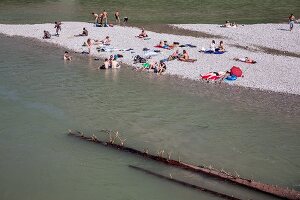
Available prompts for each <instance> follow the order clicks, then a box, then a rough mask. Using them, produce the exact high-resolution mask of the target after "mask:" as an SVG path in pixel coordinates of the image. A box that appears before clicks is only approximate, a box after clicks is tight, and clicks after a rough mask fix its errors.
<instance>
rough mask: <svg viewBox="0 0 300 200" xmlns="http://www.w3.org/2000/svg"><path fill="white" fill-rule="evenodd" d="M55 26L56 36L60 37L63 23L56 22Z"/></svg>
mask: <svg viewBox="0 0 300 200" xmlns="http://www.w3.org/2000/svg"><path fill="white" fill-rule="evenodd" d="M54 24H55V26H54V28H55V29H56V34H55V35H56V36H59V34H58V32H59V31H61V22H54Z"/></svg>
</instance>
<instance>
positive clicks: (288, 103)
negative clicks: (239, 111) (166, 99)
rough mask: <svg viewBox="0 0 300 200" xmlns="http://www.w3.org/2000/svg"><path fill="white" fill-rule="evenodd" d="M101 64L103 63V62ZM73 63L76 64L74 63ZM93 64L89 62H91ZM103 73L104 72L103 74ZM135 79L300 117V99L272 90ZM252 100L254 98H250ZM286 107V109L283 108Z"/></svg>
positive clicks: (255, 109) (176, 78)
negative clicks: (152, 81)
mask: <svg viewBox="0 0 300 200" xmlns="http://www.w3.org/2000/svg"><path fill="white" fill-rule="evenodd" d="M1 37H3V38H8V39H9V40H12V39H14V40H17V41H20V42H22V43H23V42H24V43H26V44H28V45H29V46H30V47H35V46H37V47H38V48H41V49H43V48H51V49H53V51H61V52H63V51H64V49H65V48H64V47H62V46H60V45H57V44H53V43H45V42H41V41H40V40H39V39H36V38H25V37H22V36H7V35H4V34H1V33H0V38H1ZM71 53H74V55H73V57H74V62H76V60H77V61H79V60H91V61H92V63H93V64H92V65H93V66H95V67H94V68H90V70H92V71H94V72H98V73H99V70H98V69H97V68H96V66H97V65H99V64H100V62H99V61H98V60H94V57H91V56H86V55H82V54H79V53H75V52H71ZM101 61H103V60H102V59H101ZM72 62H73V61H72ZM89 62H90V61H89ZM122 68H123V69H122V70H129V71H132V66H130V65H126V64H124V65H122ZM100 72H101V71H100ZM133 73H134V74H135V76H138V77H140V78H141V79H143V78H148V79H149V80H154V81H155V82H156V83H157V84H160V85H164V84H168V85H171V86H172V88H170V89H172V90H173V91H174V92H177V91H178V92H180V93H182V92H183V94H185V95H192V96H206V97H209V99H211V100H213V101H216V102H219V103H222V102H227V103H231V104H234V105H238V106H239V107H243V108H245V107H249V108H250V109H247V111H250V112H269V113H274V114H278V113H280V114H281V115H282V116H285V117H288V118H290V117H291V118H294V117H296V116H299V115H300V109H299V105H300V98H299V95H296V94H289V93H281V92H273V91H269V90H260V89H257V88H251V87H243V86H239V85H230V84H225V83H223V84H218V83H206V82H204V81H199V80H192V79H188V78H181V77H180V76H177V75H170V74H165V75H163V76H157V75H156V74H153V73H148V72H138V73H137V72H133ZM249 97H251V98H249ZM283 105H284V106H283Z"/></svg>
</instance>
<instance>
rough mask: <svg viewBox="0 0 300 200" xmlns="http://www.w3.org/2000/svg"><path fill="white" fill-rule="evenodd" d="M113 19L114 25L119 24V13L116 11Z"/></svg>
mask: <svg viewBox="0 0 300 200" xmlns="http://www.w3.org/2000/svg"><path fill="white" fill-rule="evenodd" d="M115 18H116V23H119V24H120V13H119V11H118V10H117V11H116V12H115Z"/></svg>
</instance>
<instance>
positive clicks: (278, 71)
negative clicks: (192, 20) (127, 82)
mask: <svg viewBox="0 0 300 200" xmlns="http://www.w3.org/2000/svg"><path fill="white" fill-rule="evenodd" d="M178 26H179V25H178ZM264 26H265V27H264ZM286 26H287V25H286V24H273V25H272V24H266V25H264V24H260V25H247V26H246V25H245V26H242V27H238V28H236V29H226V28H220V27H218V26H217V25H189V27H186V26H183V25H180V27H181V28H182V27H184V28H188V29H192V28H191V27H194V28H193V30H195V31H197V30H199V29H201V31H202V32H206V33H208V34H212V33H214V35H219V36H221V38H220V39H216V41H217V42H219V41H220V40H223V41H224V42H225V48H226V51H227V52H226V53H224V54H222V55H210V54H204V53H200V52H198V51H199V50H200V49H201V48H202V47H205V48H208V47H209V44H210V42H211V40H212V39H214V38H209V37H203V38H202V37H198V38H196V37H192V36H180V35H173V34H164V33H155V32H148V31H147V33H148V35H149V37H150V38H151V39H150V40H143V39H139V38H136V37H135V36H136V35H138V34H139V33H140V29H138V28H135V27H122V26H114V27H107V28H100V27H94V25H93V24H89V23H83V22H63V25H62V32H61V34H60V37H55V36H53V37H52V38H51V39H48V40H43V39H42V36H43V30H48V31H49V32H50V33H51V34H54V33H55V29H54V28H53V27H54V25H53V24H36V25H4V24H2V25H0V33H3V34H6V35H8V36H22V37H30V38H36V39H39V40H41V41H43V42H50V43H53V44H56V45H59V46H62V47H64V48H67V49H70V50H73V51H75V52H82V51H87V47H83V46H82V44H83V43H84V42H85V41H86V40H87V38H92V39H99V40H102V39H104V38H105V36H107V35H108V36H110V38H111V39H112V42H111V46H112V47H114V48H116V49H129V48H132V49H133V50H131V51H114V52H98V51H97V50H96V47H97V46H96V45H94V46H93V48H92V52H91V55H92V56H95V57H99V58H108V57H109V56H110V55H112V54H122V55H123V56H124V57H123V58H122V60H121V61H122V62H123V63H126V64H128V65H131V66H139V65H136V64H133V57H134V56H135V55H141V56H143V55H144V52H143V48H149V49H151V50H155V49H156V50H158V49H157V48H154V46H155V45H157V44H158V43H159V41H161V40H167V41H168V42H169V43H172V42H174V41H176V42H179V43H180V44H193V45H195V46H197V47H196V48H190V47H185V48H178V50H179V51H180V52H182V50H183V49H185V50H187V51H188V52H189V54H190V57H191V58H195V59H197V61H196V62H194V63H186V62H181V61H177V60H175V61H169V62H167V71H166V73H167V74H170V75H177V76H180V77H182V78H188V79H192V80H200V79H199V76H200V74H205V73H207V72H211V71H226V70H229V69H230V68H231V67H232V66H239V67H240V68H241V69H242V70H243V72H244V77H243V78H239V79H238V80H236V81H234V82H229V83H228V84H234V85H239V86H243V87H251V88H257V89H262V90H268V91H275V92H283V93H291V94H297V95H299V94H300V86H299V85H300V79H298V78H297V77H295V76H296V75H297V74H300V66H299V63H300V58H299V57H297V56H281V55H273V54H271V53H270V52H265V51H264V50H262V49H261V47H265V48H274V49H277V50H279V51H289V50H292V51H293V52H295V53H296V54H300V50H299V45H291V44H290V43H291V42H290V41H291V39H292V40H295V43H296V44H298V43H299V39H298V40H297V37H298V38H299V35H300V32H299V31H296V30H295V31H294V32H292V33H290V32H288V31H282V30H279V29H284V28H286ZM83 27H86V28H87V30H88V31H89V36H88V37H74V35H76V34H79V33H81V32H82V28H83ZM199 27H200V28H199ZM280 27H282V28H280ZM215 29H216V30H215ZM262 30H268V32H267V33H268V35H270V36H269V37H266V39H265V40H266V44H268V41H269V39H268V38H271V39H272V38H273V39H274V41H276V42H273V43H274V44H276V45H277V46H276V45H275V46H268V45H266V44H265V43H263V42H261V41H264V37H261V36H260V35H261V34H259V33H262V32H261V31H262ZM272 30H273V31H272ZM276 30H277V31H278V32H279V31H280V33H278V32H277V31H276ZM263 33H264V32H263ZM263 33H262V34H263ZM230 34H231V36H229V35H230ZM272 34H273V35H272ZM282 34H285V35H286V37H282V36H281V35H282ZM289 36H290V37H292V38H291V39H288V38H287V37H289ZM212 37H213V36H212ZM244 37H246V38H252V39H251V40H250V39H249V40H245V38H244ZM286 38H287V39H286ZM293 38H295V39H293ZM251 41H254V42H253V46H251V45H249V43H250V42H251ZM257 44H261V45H260V46H261V47H257ZM279 44H280V48H279V47H278V45H279ZM238 45H240V46H238ZM255 45H256V46H255ZM241 47H245V48H241ZM159 50H160V51H161V52H160V53H159V54H158V55H157V56H154V57H152V59H150V60H154V61H159V60H160V59H164V58H167V57H168V56H169V55H170V54H172V53H173V51H174V50H166V49H159ZM62 53H63V52H62ZM245 56H248V57H251V58H253V59H255V60H256V61H257V64H253V65H251V64H246V63H242V62H237V61H234V60H233V58H235V57H245ZM99 65H100V63H99Z"/></svg>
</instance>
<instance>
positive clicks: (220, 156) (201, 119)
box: [0, 1, 300, 200]
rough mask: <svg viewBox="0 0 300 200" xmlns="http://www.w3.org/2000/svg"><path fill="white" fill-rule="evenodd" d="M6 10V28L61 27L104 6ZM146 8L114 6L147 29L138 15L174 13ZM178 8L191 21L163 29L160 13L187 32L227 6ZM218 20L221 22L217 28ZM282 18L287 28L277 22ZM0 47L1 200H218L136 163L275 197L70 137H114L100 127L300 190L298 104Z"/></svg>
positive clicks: (35, 48)
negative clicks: (76, 133) (72, 132)
mask: <svg viewBox="0 0 300 200" xmlns="http://www.w3.org/2000/svg"><path fill="white" fill-rule="evenodd" d="M0 2H1V3H0V16H1V20H0V21H1V23H28V22H32V23H38V22H50V21H53V20H55V19H56V18H60V19H64V20H74V21H75V20H83V21H84V20H87V19H89V17H88V16H86V13H85V11H86V10H90V8H92V7H94V6H95V5H96V1H89V3H85V1H51V2H50V1H0ZM125 2H126V4H125ZM141 2H142V1H108V2H105V5H106V6H107V7H109V8H110V9H112V10H113V9H114V8H117V7H119V6H118V5H123V6H122V8H124V12H125V11H126V12H128V15H129V16H131V15H132V16H133V18H137V16H141V18H139V19H136V21H135V22H136V23H139V22H145V23H146V22H150V18H151V17H150V16H149V15H147V13H148V12H147V13H145V15H141V13H136V12H135V11H134V9H140V8H142V7H143V6H145V7H146V10H149V11H151V9H152V10H153V14H154V13H155V14H157V13H158V11H159V9H161V8H166V7H168V6H166V5H165V4H167V1H147V2H144V4H143V3H141ZM159 2H160V3H162V4H163V5H164V6H162V7H159V8H158V9H157V10H156V7H155V6H154V5H156V6H157V5H159ZM168 2H172V1H168ZM175 2H177V3H178V4H183V8H184V9H185V11H180V12H178V16H177V15H174V16H173V17H174V19H169V17H168V16H172V13H171V12H167V13H165V14H166V15H168V16H166V18H164V19H161V20H159V17H156V15H155V16H154V21H156V20H158V21H156V22H160V23H172V22H175V21H177V22H178V23H183V22H184V21H180V20H179V18H181V17H183V16H185V15H187V18H186V19H191V20H189V21H188V22H204V21H202V19H199V21H197V19H195V16H198V17H199V16H201V15H202V14H199V13H196V8H194V7H198V8H201V9H207V13H208V12H209V10H210V8H213V10H216V13H219V12H223V11H222V9H220V8H218V7H219V5H220V3H217V2H219V1H210V2H211V5H210V4H209V3H208V1H182V2H185V3H182V2H181V1H174V3H173V4H175ZM179 2H181V3H179ZM195 2H200V3H199V4H198V3H195ZM220 2H221V1H220ZM226 2H232V3H226ZM238 2H240V6H241V5H242V4H246V3H245V2H247V1H223V3H222V5H224V7H223V10H224V9H225V10H226V9H227V8H228V7H227V6H229V5H233V6H236V7H238ZM254 2H259V1H251V3H250V4H249V5H250V6H251V5H252V6H256V5H257V4H255V3H254ZM288 2H289V3H288ZM296 2H297V1H264V3H261V4H262V6H267V5H271V4H273V5H276V6H277V7H276V6H273V7H272V9H270V11H269V12H270V13H278V15H276V16H281V14H282V15H286V14H288V13H289V12H290V10H291V9H292V5H295V3H296ZM173 4H172V5H173ZM188 4H191V5H195V4H196V5H195V6H191V12H187V10H188V8H189V7H188ZM102 5H103V3H102ZM133 5H136V7H134V6H133ZM149 5H153V7H151V6H149ZM170 6H171V4H170ZM280 6H281V7H280ZM285 6H286V7H285ZM289 6H291V7H289ZM175 7H176V8H178V5H177V6H175V5H174V7H172V8H173V9H174V8H175ZM101 8H102V7H101V6H100V9H101ZM168 8H169V7H168ZM241 8H243V7H241ZM252 8H253V9H254V7H252ZM265 8H266V7H265ZM294 8H295V9H296V10H297V9H298V10H299V7H298V8H297V7H294ZM59 9H61V10H59ZM201 9H200V10H201ZM107 10H109V9H107ZM120 10H121V12H122V9H120ZM193 10H195V11H193ZM263 10H264V8H261V9H260V10H257V12H256V14H257V15H256V17H257V18H252V17H251V15H247V14H245V13H243V14H241V15H242V16H243V17H242V19H243V20H244V22H252V21H251V20H255V19H256V22H260V21H262V22H267V21H269V20H268V19H269V18H268V17H266V18H263V14H262V13H263ZM285 10H287V11H285ZM52 11H53V12H52ZM59 11H60V12H59ZM61 11H63V12H67V11H68V12H67V13H64V14H62V13H61ZM16 13H18V15H16ZM239 14H240V13H239V12H233V13H231V14H230V16H235V17H237V16H238V15H239ZM212 15H213V13H211V16H212ZM232 18H234V17H232ZM173 20H174V21H173ZM193 20H195V21H193ZM218 20H219V19H218V18H217V17H212V18H211V21H209V22H218ZM272 20H275V21H276V20H280V18H276V17H274V15H273V16H272ZM0 44H1V48H0V122H1V123H0V180H1V181H0V199H1V200H2V199H3V200H14V199H24V200H32V199H44V200H47V199H49V200H50V199H73V200H76V199H78V200H79V199H91V200H92V199H114V200H124V199H128V200H133V199H144V200H148V199H149V200H152V199H157V200H160V199H161V200H163V199H176V200H177V199H219V198H218V197H215V196H212V195H210V194H207V193H204V192H199V191H196V190H192V189H189V188H185V187H182V186H178V185H175V184H173V183H170V182H166V181H164V180H160V179H158V178H156V177H152V176H150V175H147V174H144V173H142V172H139V171H135V170H133V169H131V168H129V167H128V165H129V164H132V165H137V166H142V167H144V168H147V169H150V170H152V171H155V172H158V173H161V174H164V175H166V176H169V175H170V174H172V177H175V178H178V179H181V180H185V181H189V182H191V183H194V184H197V185H200V186H203V187H207V188H213V189H215V190H217V191H220V192H223V193H227V194H233V195H236V196H239V197H241V198H242V199H250V198H251V199H274V198H273V197H270V196H266V195H263V194H259V193H255V192H252V191H249V190H246V189H243V188H239V187H233V186H232V185H230V184H227V183H224V182H220V181H217V180H215V179H212V178H208V177H204V176H201V175H197V174H193V173H188V172H185V171H182V170H178V169H174V168H172V167H167V166H164V165H161V164H158V163H155V162H153V161H148V160H145V159H143V158H140V157H136V156H134V155H130V154H127V153H123V152H119V151H115V150H111V149H108V148H106V147H102V146H99V145H95V144H91V143H87V142H83V141H80V140H78V139H76V138H72V137H69V136H67V134H66V133H67V130H68V129H69V128H71V129H77V130H81V131H84V132H85V133H87V134H92V133H95V134H97V136H98V137H101V138H107V136H106V135H104V134H103V133H100V132H99V130H101V129H111V130H118V131H119V132H120V135H121V137H123V138H126V139H127V140H126V145H128V146H132V147H135V148H138V149H143V148H146V147H147V148H149V150H150V152H152V153H154V154H156V151H157V150H160V149H164V150H165V151H166V152H167V151H168V152H169V151H172V152H173V153H172V157H173V158H174V159H177V158H178V157H180V158H181V160H183V161H186V162H190V163H194V164H205V165H212V166H213V167H215V168H217V169H222V168H223V169H225V170H226V171H229V172H232V173H234V171H237V172H238V174H239V175H240V176H242V177H246V178H251V179H255V180H258V181H262V182H266V183H270V184H276V185H281V186H284V187H289V188H293V189H296V190H300V156H299V152H300V142H299V141H300V135H299V129H300V118H299V117H300V114H299V110H300V109H299V105H300V99H299V96H296V95H283V94H275V93H267V92H260V91H253V90H249V89H243V88H239V87H227V86H218V85H210V84H205V83H204V84H201V83H198V82H194V81H188V80H180V79H178V78H176V77H168V76H154V75H153V74H145V73H137V72H134V71H132V70H131V69H130V68H126V67H125V68H122V69H121V70H115V71H111V70H107V71H100V72H99V71H98V70H97V69H96V68H97V67H98V65H99V61H94V60H93V59H91V58H84V57H82V56H75V59H74V60H73V61H72V62H70V63H66V62H63V60H62V58H61V56H62V52H63V51H64V50H63V49H59V48H57V47H53V46H49V45H45V44H41V43H38V42H35V41H30V40H25V39H22V38H7V37H4V36H1V35H0Z"/></svg>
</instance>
